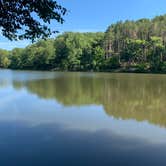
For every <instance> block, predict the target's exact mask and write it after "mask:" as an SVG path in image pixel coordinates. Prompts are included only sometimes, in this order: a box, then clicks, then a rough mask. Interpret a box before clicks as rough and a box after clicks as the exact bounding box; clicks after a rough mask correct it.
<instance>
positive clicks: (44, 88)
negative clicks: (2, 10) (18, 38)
mask: <svg viewBox="0 0 166 166" xmlns="http://www.w3.org/2000/svg"><path fill="white" fill-rule="evenodd" d="M165 92H166V76H165V75H143V74H107V73H63V72H30V71H24V72H21V71H10V70H2V71H0V97H1V100H0V131H1V135H0V162H1V163H2V165H5V166H9V165H12V164H15V165H32V166H33V165H35V166H36V165H48V163H51V165H55V164H56V165H110V164H115V165H142V164H143V165H165V164H166V159H165V157H164V154H165V152H166V146H165V143H166V129H165V127H166V110H165V108H166V103H165V101H164V100H165V98H166V93H165ZM9 159H10V160H9ZM25 161H26V162H25Z"/></svg>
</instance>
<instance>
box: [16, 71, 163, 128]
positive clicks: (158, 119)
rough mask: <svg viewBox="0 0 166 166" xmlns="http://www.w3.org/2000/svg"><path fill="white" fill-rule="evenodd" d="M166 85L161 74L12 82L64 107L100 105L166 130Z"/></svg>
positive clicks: (112, 112)
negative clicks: (54, 100)
mask: <svg viewBox="0 0 166 166" xmlns="http://www.w3.org/2000/svg"><path fill="white" fill-rule="evenodd" d="M165 83H166V77H165V76H164V75H133V74H131V75H130V74H92V75H90V74H81V73H66V74H65V73H64V74H62V75H61V76H59V77H57V78H55V79H44V78H43V79H39V80H30V81H23V82H17V81H13V86H14V87H15V88H17V89H18V88H21V87H26V89H27V90H28V92H30V93H34V94H36V95H38V96H39V97H40V98H44V99H56V100H57V101H58V102H60V103H62V104H63V105H65V106H71V105H76V106H77V105H78V106H80V105H89V104H96V105H103V107H104V109H105V112H106V113H107V114H108V115H110V116H113V117H115V118H122V119H135V120H137V121H144V120H147V121H148V122H150V123H153V124H157V125H160V126H164V127H166V118H165V115H166V110H165V108H166V102H165V98H166V93H165V92H166V84H165Z"/></svg>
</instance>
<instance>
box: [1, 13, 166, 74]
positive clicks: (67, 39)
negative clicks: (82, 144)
mask: <svg viewBox="0 0 166 166" xmlns="http://www.w3.org/2000/svg"><path fill="white" fill-rule="evenodd" d="M0 67H1V68H11V69H28V70H65V71H113V70H117V71H135V72H166V15H163V16H157V17H155V18H154V19H140V20H138V21H128V20H127V21H125V22H117V23H116V24H112V25H111V26H109V27H108V28H107V30H106V32H105V33H103V32H98V33H73V32H66V33H63V34H61V35H59V36H58V37H56V38H55V39H48V40H40V41H38V42H36V43H34V44H32V45H30V46H27V47H26V48H24V49H20V48H15V49H13V50H12V51H6V50H2V49H1V50H0Z"/></svg>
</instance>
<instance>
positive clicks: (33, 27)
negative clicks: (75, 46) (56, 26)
mask: <svg viewBox="0 0 166 166" xmlns="http://www.w3.org/2000/svg"><path fill="white" fill-rule="evenodd" d="M66 12H67V10H66V9H65V8H64V7H62V6H61V5H59V4H58V3H57V2H56V1H54V0H30V1H29V0H12V1H11V0H0V28H1V29H2V34H3V35H4V36H5V37H7V38H8V39H10V40H18V39H31V40H34V39H36V38H47V37H49V36H50V35H51V34H52V32H54V31H53V30H51V28H50V27H49V26H48V24H50V22H51V21H52V20H56V21H57V22H59V23H63V22H64V18H63V16H64V15H65V14H66Z"/></svg>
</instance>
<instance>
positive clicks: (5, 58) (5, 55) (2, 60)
mask: <svg viewBox="0 0 166 166" xmlns="http://www.w3.org/2000/svg"><path fill="white" fill-rule="evenodd" d="M9 65H10V60H9V52H8V51H6V50H2V49H1V50H0V67H1V68H8V67H9Z"/></svg>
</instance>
